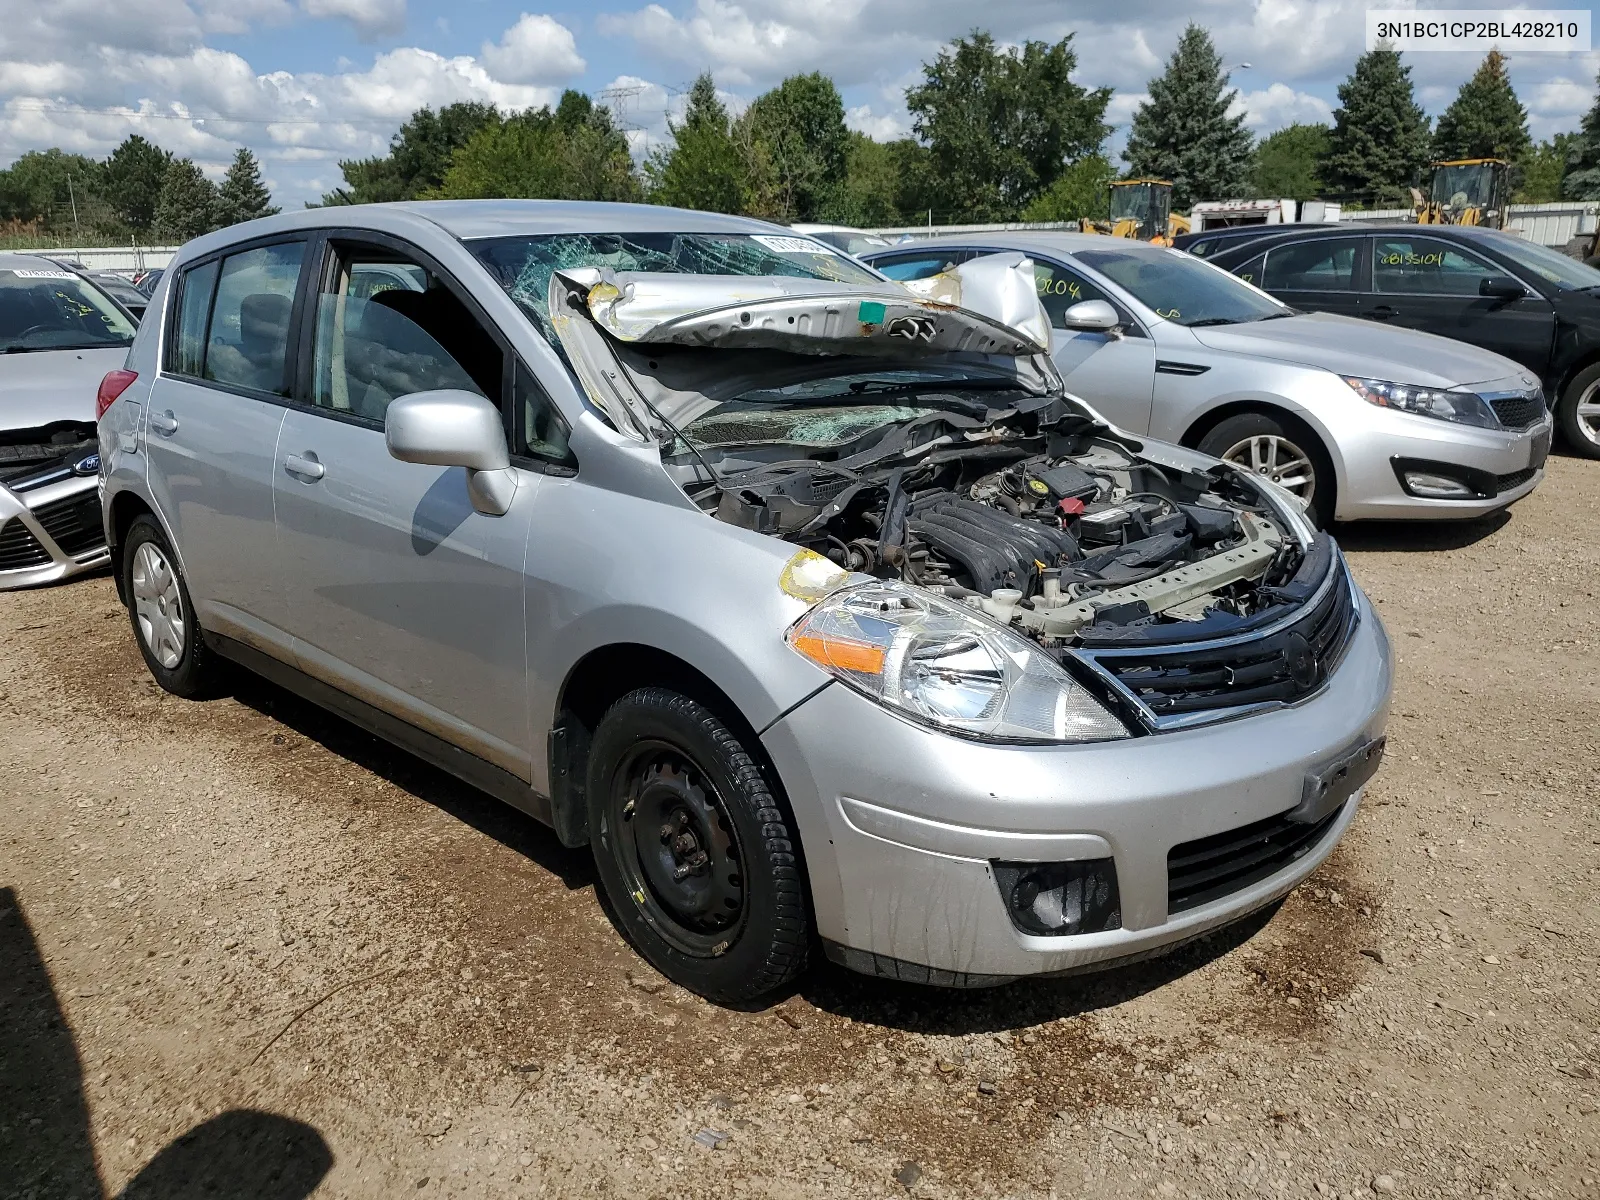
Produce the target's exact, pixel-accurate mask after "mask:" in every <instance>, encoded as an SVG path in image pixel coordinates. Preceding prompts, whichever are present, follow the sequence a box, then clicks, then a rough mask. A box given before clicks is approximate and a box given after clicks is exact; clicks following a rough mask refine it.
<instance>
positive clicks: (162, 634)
mask: <svg viewBox="0 0 1600 1200" xmlns="http://www.w3.org/2000/svg"><path fill="white" fill-rule="evenodd" d="M132 575H133V578H132V583H133V613H134V620H135V621H136V622H137V624H138V626H139V636H140V637H141V638H142V639H144V644H145V646H146V648H147V649H148V650H149V651H150V653H151V654H152V655H153V656H154V657H155V660H156V661H157V662H159V663H160V664H161V665H162V666H163V667H166V668H167V669H168V670H169V671H170V670H173V669H175V668H176V667H177V665H178V663H179V662H180V661H182V659H183V645H184V616H183V594H182V592H181V591H180V590H179V588H178V573H177V572H176V571H174V570H173V569H172V564H171V563H170V562H168V561H167V556H166V555H165V554H164V553H162V550H161V547H160V546H158V545H156V544H155V543H154V542H145V543H143V544H142V545H141V546H139V548H138V549H137V550H135V551H134V555H133V573H132Z"/></svg>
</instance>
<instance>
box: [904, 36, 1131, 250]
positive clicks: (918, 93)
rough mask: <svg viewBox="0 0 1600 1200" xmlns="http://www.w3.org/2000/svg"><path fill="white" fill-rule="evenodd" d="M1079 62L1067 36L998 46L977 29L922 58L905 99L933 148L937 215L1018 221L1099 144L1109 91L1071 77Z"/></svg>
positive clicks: (932, 198) (933, 197) (1104, 127)
mask: <svg viewBox="0 0 1600 1200" xmlns="http://www.w3.org/2000/svg"><path fill="white" fill-rule="evenodd" d="M1077 65H1078V58H1077V55H1076V54H1075V53H1074V52H1073V50H1072V36H1071V35H1070V34H1069V35H1067V36H1066V37H1064V38H1062V39H1061V40H1060V41H1059V42H1056V43H1055V44H1054V45H1051V44H1048V43H1046V42H1026V43H1024V44H1023V45H1022V46H1021V47H1020V48H1017V49H1002V48H1001V47H999V46H997V45H996V44H995V41H994V39H993V38H992V37H991V36H990V35H989V34H987V33H983V32H981V31H974V32H973V33H972V34H971V35H970V36H969V37H965V38H958V39H957V40H956V41H954V42H952V43H951V44H950V45H949V46H946V47H945V48H943V49H941V50H940V51H939V54H938V57H937V58H935V59H934V61H933V62H931V63H924V64H923V67H922V75H923V82H922V83H921V84H919V85H918V86H916V87H913V88H908V89H907V90H906V107H907V108H908V109H909V110H910V111H911V115H912V125H913V127H914V128H915V130H916V133H917V136H918V137H919V138H921V139H922V141H923V142H925V143H926V144H927V147H928V153H929V160H930V161H929V167H930V171H929V186H930V190H931V192H932V194H931V196H930V202H931V205H932V207H934V208H936V209H937V210H938V212H939V214H940V215H942V216H945V217H954V218H957V219H967V220H1010V219H1013V218H1015V217H1016V216H1017V215H1018V214H1019V213H1021V211H1022V210H1023V209H1024V208H1026V207H1027V205H1028V204H1029V202H1031V201H1032V200H1033V198H1034V197H1035V196H1037V195H1038V194H1039V193H1040V192H1042V191H1045V190H1047V189H1048V188H1049V187H1050V186H1051V184H1053V183H1055V181H1056V179H1057V178H1058V177H1059V176H1060V175H1061V172H1062V171H1063V170H1065V169H1066V167H1067V165H1068V164H1069V163H1071V162H1074V161H1076V160H1077V159H1079V158H1082V157H1083V156H1084V155H1087V154H1093V153H1095V152H1096V151H1098V150H1099V148H1100V145H1101V143H1102V142H1104V141H1105V138H1106V134H1107V133H1109V132H1110V129H1109V127H1108V126H1107V125H1106V123H1105V114H1106V104H1107V103H1108V102H1109V101H1110V99H1111V90H1110V89H1109V88H1097V89H1095V90H1092V91H1091V90H1089V89H1087V88H1083V87H1080V86H1079V85H1077V84H1075V83H1073V82H1072V79H1071V76H1072V72H1073V71H1074V70H1076V69H1077Z"/></svg>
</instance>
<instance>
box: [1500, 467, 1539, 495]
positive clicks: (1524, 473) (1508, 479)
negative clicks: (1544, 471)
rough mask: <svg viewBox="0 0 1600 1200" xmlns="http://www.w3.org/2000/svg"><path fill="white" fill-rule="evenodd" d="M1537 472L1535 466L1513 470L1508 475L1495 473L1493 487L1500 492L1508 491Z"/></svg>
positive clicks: (1523, 482)
mask: <svg viewBox="0 0 1600 1200" xmlns="http://www.w3.org/2000/svg"><path fill="white" fill-rule="evenodd" d="M1538 473H1539V469H1538V468H1537V467H1524V468H1522V470H1520V471H1513V472H1511V474H1509V475H1496V476H1495V477H1494V483H1495V488H1496V490H1497V491H1500V492H1509V491H1512V490H1514V489H1516V488H1519V487H1521V486H1522V485H1523V484H1525V483H1527V482H1528V480H1530V479H1532V478H1533V477H1534V476H1535V475H1537V474H1538Z"/></svg>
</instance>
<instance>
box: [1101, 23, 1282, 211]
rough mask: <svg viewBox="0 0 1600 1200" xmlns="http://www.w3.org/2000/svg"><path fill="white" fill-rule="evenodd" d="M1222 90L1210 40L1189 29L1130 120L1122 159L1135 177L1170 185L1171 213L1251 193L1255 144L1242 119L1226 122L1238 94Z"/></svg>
mask: <svg viewBox="0 0 1600 1200" xmlns="http://www.w3.org/2000/svg"><path fill="white" fill-rule="evenodd" d="M1227 87H1228V76H1227V75H1226V74H1224V73H1223V70H1222V56H1221V55H1220V54H1218V53H1217V50H1216V47H1215V46H1213V45H1212V44H1211V35H1210V34H1208V33H1207V32H1206V31H1205V30H1204V29H1201V28H1200V26H1198V25H1194V24H1190V25H1189V27H1188V28H1187V29H1185V30H1184V31H1183V36H1182V37H1180V38H1179V39H1178V48H1177V49H1176V50H1174V51H1173V52H1172V57H1171V58H1169V59H1168V60H1167V69H1166V72H1165V73H1164V74H1163V75H1161V76H1160V78H1157V79H1152V80H1151V81H1150V98H1149V99H1148V100H1147V101H1145V102H1144V103H1143V104H1141V105H1140V106H1139V108H1138V110H1137V111H1136V112H1135V113H1134V114H1133V128H1132V130H1131V131H1130V132H1129V134H1128V148H1127V149H1126V150H1124V151H1123V152H1122V157H1123V158H1124V159H1126V160H1127V162H1128V166H1129V167H1130V168H1131V170H1132V173H1133V174H1134V175H1140V176H1150V177H1153V178H1156V179H1170V180H1171V181H1172V207H1173V209H1174V210H1175V211H1183V210H1185V209H1187V208H1189V207H1190V206H1191V205H1193V204H1194V202H1195V201H1197V200H1227V199H1229V198H1232V197H1237V196H1243V195H1244V194H1245V192H1246V191H1247V190H1248V189H1249V186H1250V168H1251V154H1252V150H1253V145H1252V141H1251V137H1250V132H1249V130H1247V129H1245V127H1244V114H1243V113H1237V114H1235V115H1233V116H1229V115H1228V108H1229V106H1230V105H1231V104H1232V103H1233V100H1234V97H1235V95H1236V94H1237V93H1235V92H1231V91H1228V90H1227Z"/></svg>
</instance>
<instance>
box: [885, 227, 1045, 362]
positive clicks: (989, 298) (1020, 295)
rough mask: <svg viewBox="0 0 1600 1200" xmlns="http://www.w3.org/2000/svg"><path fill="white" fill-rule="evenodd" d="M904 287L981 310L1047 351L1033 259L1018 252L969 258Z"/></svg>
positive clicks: (921, 294) (929, 297)
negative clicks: (955, 265)
mask: <svg viewBox="0 0 1600 1200" xmlns="http://www.w3.org/2000/svg"><path fill="white" fill-rule="evenodd" d="M902 286H903V287H905V289H906V290H907V291H909V292H911V293H913V294H914V295H918V296H922V297H924V298H925V299H927V300H930V301H932V302H934V303H937V304H949V305H955V306H957V307H959V308H964V309H967V310H968V311H970V312H977V313H982V314H983V315H984V316H986V317H988V318H990V319H991V320H994V321H998V322H999V323H1000V324H1002V325H1004V326H1006V327H1007V328H1008V329H1014V330H1016V331H1017V332H1018V333H1020V334H1022V336H1024V337H1025V338H1027V339H1028V340H1029V341H1031V342H1032V343H1033V344H1034V345H1035V346H1037V347H1038V348H1039V349H1041V350H1043V351H1045V352H1046V353H1049V350H1050V317H1049V314H1047V313H1046V312H1045V310H1044V305H1043V304H1041V303H1040V302H1039V285H1038V283H1037V281H1036V280H1035V278H1034V274H1033V260H1032V259H1031V258H1029V257H1028V256H1027V255H1026V254H1023V253H1021V252H1020V251H1016V250H1007V251H1004V252H1002V253H999V254H985V255H982V256H980V257H978V258H972V259H968V260H967V261H966V262H964V263H962V264H961V265H960V266H958V267H955V268H954V269H952V270H949V271H941V272H940V273H939V274H937V275H931V276H929V277H928V278H927V279H914V280H910V281H908V282H906V283H905V284H903V285H902Z"/></svg>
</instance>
